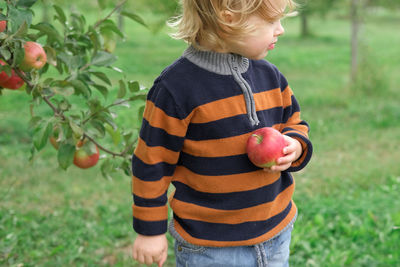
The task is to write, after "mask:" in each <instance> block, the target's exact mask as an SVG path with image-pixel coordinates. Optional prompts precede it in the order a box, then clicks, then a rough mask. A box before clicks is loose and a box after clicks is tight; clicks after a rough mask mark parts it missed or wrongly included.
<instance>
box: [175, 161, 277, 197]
mask: <svg viewBox="0 0 400 267" xmlns="http://www.w3.org/2000/svg"><path fill="white" fill-rule="evenodd" d="M279 178H280V173H278V172H277V173H269V172H265V171H264V170H262V169H260V170H258V171H254V172H249V173H244V174H234V175H220V176H203V175H199V174H196V173H194V172H191V171H190V170H189V169H187V168H185V167H183V166H177V168H176V170H175V173H174V177H173V180H174V181H179V182H181V183H184V184H186V185H188V186H189V187H191V188H193V189H195V190H196V191H199V192H206V193H232V192H240V191H247V190H253V189H257V188H260V187H262V186H266V185H269V184H272V183H274V182H275V181H276V180H278V179H279Z"/></svg>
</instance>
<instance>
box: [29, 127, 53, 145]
mask: <svg viewBox="0 0 400 267" xmlns="http://www.w3.org/2000/svg"><path fill="white" fill-rule="evenodd" d="M52 130H53V123H52V122H51V120H49V121H47V123H46V124H45V125H44V126H43V127H41V128H40V129H39V131H37V132H36V133H35V135H34V136H33V145H34V146H35V148H36V149H37V150H38V151H39V150H41V149H42V148H43V147H44V146H45V145H46V144H47V140H48V139H49V136H50V134H51V132H52Z"/></svg>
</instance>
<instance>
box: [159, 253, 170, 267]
mask: <svg viewBox="0 0 400 267" xmlns="http://www.w3.org/2000/svg"><path fill="white" fill-rule="evenodd" d="M167 257H168V253H167V250H164V251H163V252H162V255H161V259H160V261H158V267H162V266H163V264H164V263H165V262H166V260H167Z"/></svg>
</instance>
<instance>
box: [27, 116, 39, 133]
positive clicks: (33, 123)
mask: <svg viewBox="0 0 400 267" xmlns="http://www.w3.org/2000/svg"><path fill="white" fill-rule="evenodd" d="M41 121H42V117H39V116H34V117H32V118H31V119H30V120H29V128H30V129H31V130H34V129H36V128H38V127H39V124H40V122H41Z"/></svg>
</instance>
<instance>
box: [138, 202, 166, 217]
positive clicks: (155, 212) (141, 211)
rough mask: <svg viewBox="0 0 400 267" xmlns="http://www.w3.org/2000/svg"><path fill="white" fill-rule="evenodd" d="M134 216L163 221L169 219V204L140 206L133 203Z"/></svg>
mask: <svg viewBox="0 0 400 267" xmlns="http://www.w3.org/2000/svg"><path fill="white" fill-rule="evenodd" d="M132 213H133V217H135V218H138V219H139V220H143V221H163V220H167V219H168V206H167V205H165V206H162V207H139V206H136V205H132Z"/></svg>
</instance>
